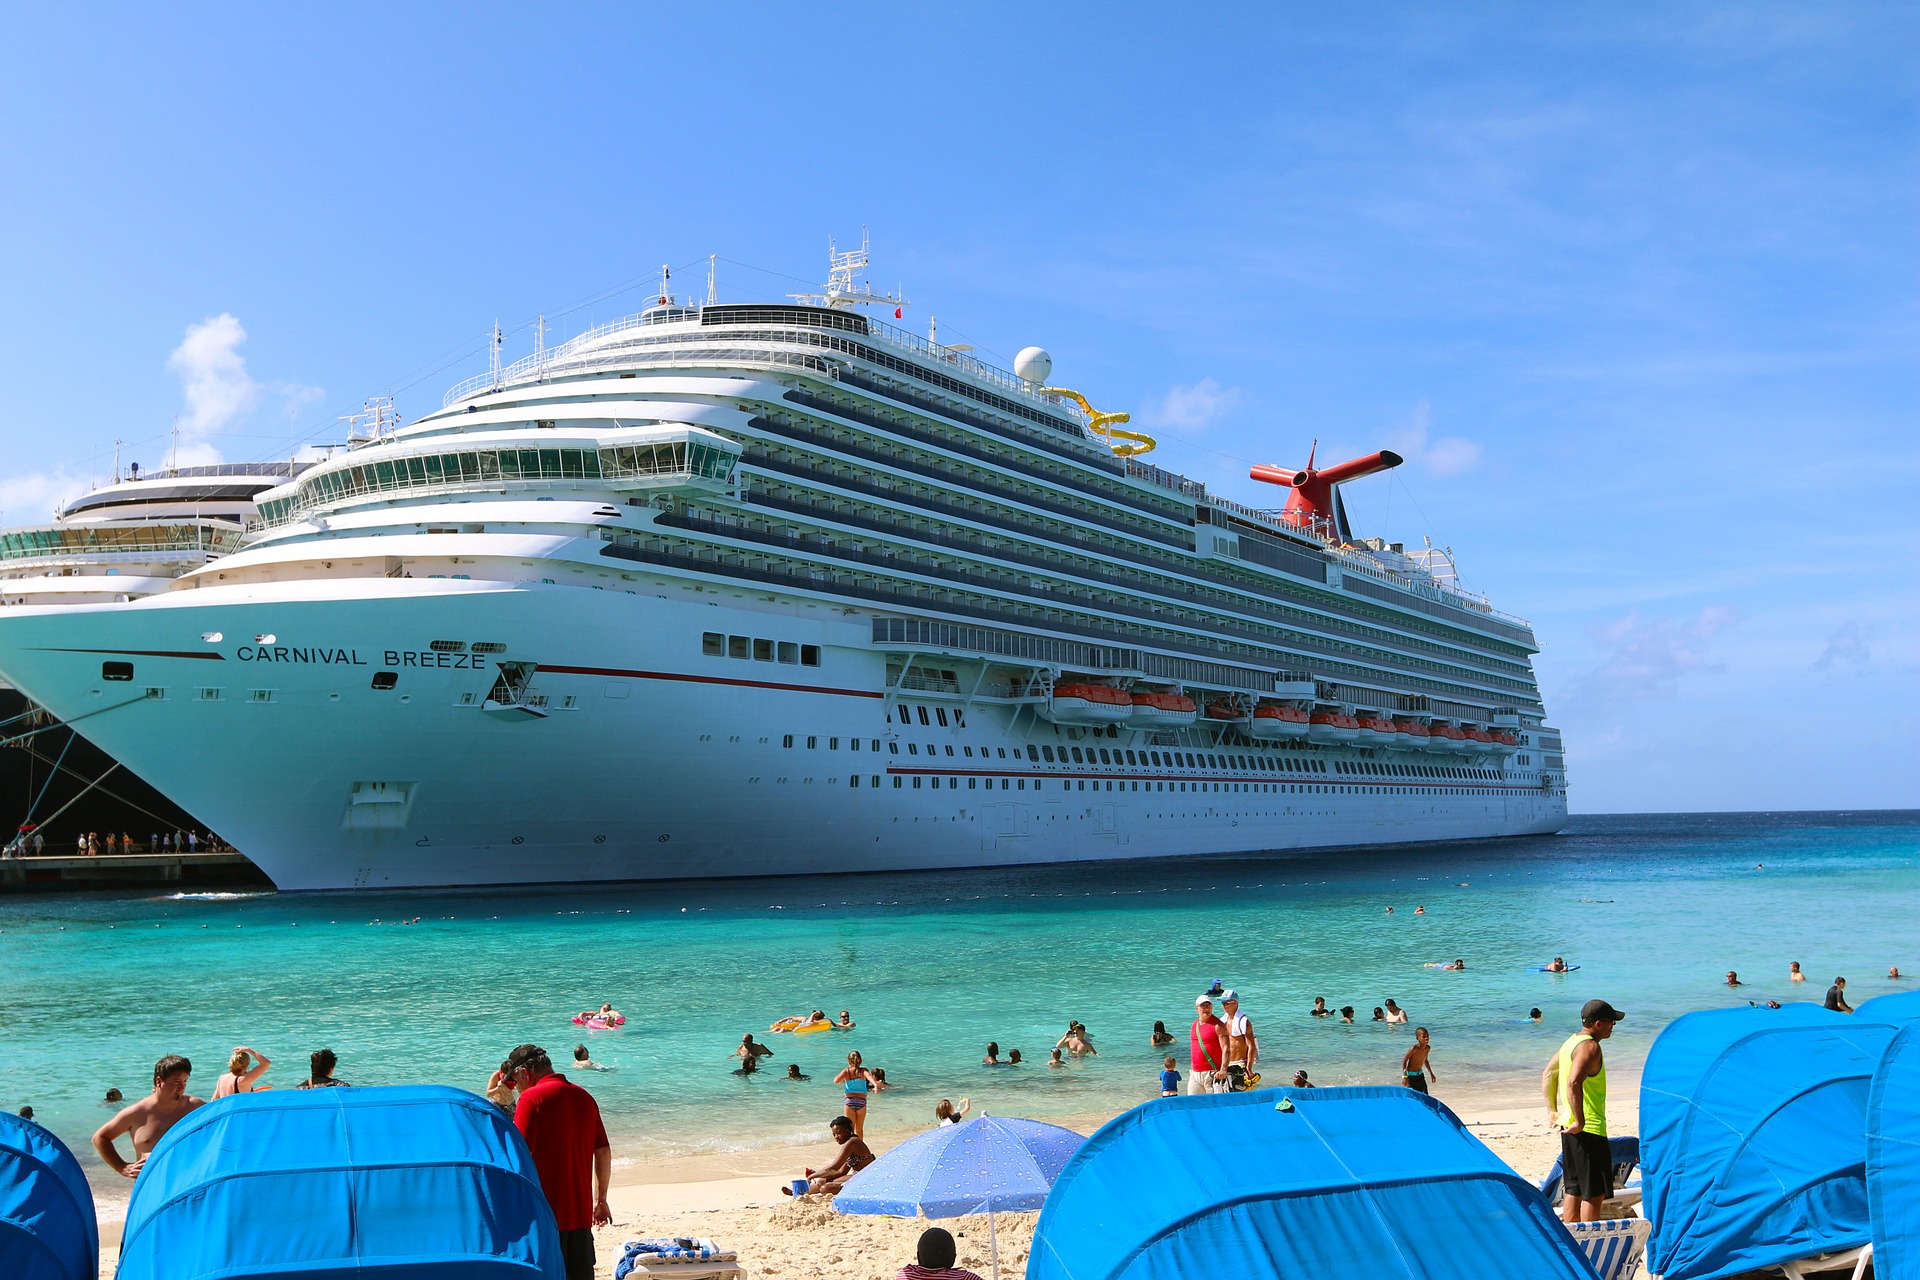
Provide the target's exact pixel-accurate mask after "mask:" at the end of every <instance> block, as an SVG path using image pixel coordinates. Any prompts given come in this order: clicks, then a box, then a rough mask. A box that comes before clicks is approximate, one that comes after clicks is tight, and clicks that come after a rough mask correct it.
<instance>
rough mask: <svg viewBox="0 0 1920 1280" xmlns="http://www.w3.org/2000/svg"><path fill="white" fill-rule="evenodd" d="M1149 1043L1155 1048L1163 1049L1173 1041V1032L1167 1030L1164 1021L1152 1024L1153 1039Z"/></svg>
mask: <svg viewBox="0 0 1920 1280" xmlns="http://www.w3.org/2000/svg"><path fill="white" fill-rule="evenodd" d="M1151 1043H1152V1045H1153V1047H1154V1048H1156V1049H1164V1048H1166V1047H1167V1046H1168V1045H1170V1044H1172V1043H1173V1032H1171V1031H1169V1030H1167V1024H1166V1023H1164V1022H1156V1023H1154V1024H1153V1040H1152V1041H1151Z"/></svg>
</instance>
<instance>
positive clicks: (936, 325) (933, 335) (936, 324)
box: [927, 316, 940, 347]
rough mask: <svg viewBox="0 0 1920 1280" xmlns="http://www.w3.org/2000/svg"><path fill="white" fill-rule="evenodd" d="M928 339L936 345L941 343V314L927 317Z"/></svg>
mask: <svg viewBox="0 0 1920 1280" xmlns="http://www.w3.org/2000/svg"><path fill="white" fill-rule="evenodd" d="M927 341H928V342H930V343H932V344H933V345H934V346H936V347H937V346H939V345H940V317H939V316H928V317H927Z"/></svg>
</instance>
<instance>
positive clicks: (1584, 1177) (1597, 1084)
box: [1547, 1000, 1627, 1222]
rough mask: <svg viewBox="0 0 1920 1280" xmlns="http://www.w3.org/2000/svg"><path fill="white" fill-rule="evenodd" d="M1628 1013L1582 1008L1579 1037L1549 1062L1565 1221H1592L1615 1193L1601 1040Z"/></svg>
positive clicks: (1596, 1005)
mask: <svg viewBox="0 0 1920 1280" xmlns="http://www.w3.org/2000/svg"><path fill="white" fill-rule="evenodd" d="M1626 1016H1627V1015H1626V1014H1624V1013H1621V1012H1620V1011H1619V1010H1618V1009H1616V1008H1614V1007H1613V1006H1612V1005H1610V1004H1608V1003H1607V1002H1606V1001H1605V1000H1589V1001H1587V1003H1586V1004H1585V1005H1583V1006H1582V1007H1581V1009H1580V1034H1578V1035H1573V1036H1568V1037H1567V1042H1566V1043H1565V1044H1563V1045H1561V1046H1560V1052H1559V1053H1557V1054H1555V1055H1554V1057H1553V1060H1552V1061H1551V1062H1549V1063H1548V1064H1547V1079H1548V1081H1549V1082H1550V1086H1551V1096H1552V1098H1553V1122H1554V1124H1555V1125H1556V1126H1557V1127H1558V1128H1559V1130H1560V1178H1561V1186H1562V1187H1563V1188H1564V1189H1565V1193H1566V1201H1565V1203H1564V1205H1563V1206H1562V1208H1561V1211H1560V1217H1561V1219H1562V1221H1565V1222H1593V1221H1596V1220H1597V1219H1598V1218H1599V1217H1600V1206H1601V1205H1602V1204H1603V1203H1604V1202H1605V1201H1606V1198H1607V1197H1608V1196H1610V1195H1612V1194H1613V1155H1612V1152H1611V1151H1610V1150H1609V1148H1608V1143H1607V1064H1606V1060H1605V1059H1604V1058H1603V1057H1601V1054H1600V1042H1601V1041H1602V1040H1605V1039H1606V1038H1607V1037H1608V1036H1610V1035H1612V1034H1613V1025H1614V1023H1616V1022H1619V1021H1620V1020H1621V1019H1622V1018H1624V1017H1626Z"/></svg>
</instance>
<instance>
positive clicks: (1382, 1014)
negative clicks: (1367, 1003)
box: [1373, 1005, 1387, 1022]
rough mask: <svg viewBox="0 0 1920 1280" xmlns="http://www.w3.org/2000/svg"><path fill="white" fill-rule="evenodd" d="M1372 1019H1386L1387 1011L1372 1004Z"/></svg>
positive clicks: (1383, 1020) (1376, 1020)
mask: <svg viewBox="0 0 1920 1280" xmlns="http://www.w3.org/2000/svg"><path fill="white" fill-rule="evenodd" d="M1373 1020H1374V1021H1375V1022H1385V1021H1386V1020H1387V1011H1386V1010H1385V1009H1382V1008H1381V1007H1380V1006H1379V1005H1375V1006H1373Z"/></svg>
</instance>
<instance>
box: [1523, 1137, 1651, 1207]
mask: <svg viewBox="0 0 1920 1280" xmlns="http://www.w3.org/2000/svg"><path fill="white" fill-rule="evenodd" d="M1607 1153H1608V1154H1609V1155H1610V1156H1612V1157H1613V1194H1612V1195H1610V1196H1608V1197H1607V1199H1606V1203H1605V1204H1604V1205H1603V1206H1602V1207H1603V1208H1605V1209H1606V1210H1608V1211H1609V1212H1616V1213H1624V1212H1626V1211H1627V1210H1629V1209H1631V1208H1633V1206H1635V1205H1637V1204H1639V1203H1640V1179H1639V1176H1638V1171H1639V1167H1640V1139H1639V1138H1637V1137H1635V1136H1634V1135H1632V1134H1630V1133H1629V1134H1623V1135H1621V1136H1620V1137H1618V1138H1608V1139H1607ZM1540 1194H1541V1195H1543V1196H1545V1197H1546V1198H1547V1203H1549V1204H1551V1205H1553V1206H1554V1207H1555V1208H1556V1209H1557V1208H1559V1207H1560V1200H1561V1198H1562V1195H1563V1194H1564V1193H1563V1192H1562V1191H1561V1189H1560V1157H1559V1156H1555V1157H1554V1158H1553V1168H1552V1169H1551V1170H1549V1171H1548V1173H1547V1176H1546V1179H1545V1180H1544V1181H1543V1182H1541V1184H1540Z"/></svg>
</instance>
